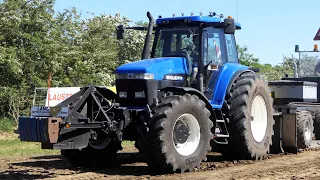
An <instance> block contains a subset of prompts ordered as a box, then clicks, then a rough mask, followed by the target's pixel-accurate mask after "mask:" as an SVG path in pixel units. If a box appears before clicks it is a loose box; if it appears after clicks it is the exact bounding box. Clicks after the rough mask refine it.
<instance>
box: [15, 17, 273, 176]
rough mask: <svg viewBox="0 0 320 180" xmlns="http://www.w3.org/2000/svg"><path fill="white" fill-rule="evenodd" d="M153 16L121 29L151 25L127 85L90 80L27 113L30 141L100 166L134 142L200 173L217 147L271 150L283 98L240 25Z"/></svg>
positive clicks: (172, 165) (159, 165) (128, 68)
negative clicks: (277, 103)
mask: <svg viewBox="0 0 320 180" xmlns="http://www.w3.org/2000/svg"><path fill="white" fill-rule="evenodd" d="M147 16H148V18H149V26H148V27H124V26H118V27H117V38H118V39H119V40H121V39H123V38H125V37H124V34H125V31H126V30H130V29H131V30H146V31H147V34H146V39H145V44H144V49H143V53H142V60H139V61H133V62H130V63H127V64H124V65H121V66H120V67H118V68H117V69H116V72H115V73H116V90H117V93H114V92H112V91H111V90H108V89H106V88H104V87H97V86H88V87H83V88H82V89H81V90H80V91H79V92H78V93H77V94H74V95H73V96H71V97H70V98H68V99H66V100H65V101H63V102H62V103H60V104H58V105H57V106H55V107H50V108H48V109H45V108H42V109H41V108H40V109H39V108H38V110H39V111H40V110H43V111H42V112H43V114H42V115H38V116H37V117H35V116H31V117H21V118H20V123H19V129H20V138H21V140H23V141H37V142H41V143H42V148H44V149H60V150H61V153H62V155H63V156H65V157H66V158H67V159H69V160H70V161H72V162H75V163H82V164H83V165H89V164H91V165H90V166H92V164H95V165H97V164H98V162H102V164H107V163H109V162H111V161H110V160H111V159H112V158H113V157H115V156H116V155H117V152H118V151H119V150H121V148H122V147H121V142H122V141H123V140H131V141H135V146H136V147H137V148H138V149H139V151H140V153H142V154H143V155H144V156H145V158H146V162H147V163H148V165H149V166H150V167H154V169H156V170H160V171H161V172H178V171H179V172H184V171H192V170H193V169H194V168H196V167H199V166H200V163H201V162H202V161H203V160H206V154H207V152H208V151H218V152H221V153H222V154H223V155H224V156H225V157H227V158H231V159H263V158H264V157H266V155H267V154H268V153H269V149H270V146H271V144H272V136H273V125H274V119H273V100H272V98H271V96H270V91H269V89H268V85H267V83H266V82H265V81H264V80H263V78H261V77H260V76H259V75H258V74H257V73H256V70H255V69H252V68H249V67H246V66H243V65H241V64H239V60H238V55H237V50H236V42H235V36H234V34H235V31H236V30H238V29H241V26H240V24H239V23H236V22H235V21H234V19H233V18H232V17H227V18H223V17H220V16H216V14H215V13H210V14H209V15H208V16H203V15H200V16H193V15H191V16H181V17H168V18H162V17H159V18H158V19H157V20H156V22H154V19H153V17H152V15H151V14H150V13H149V12H148V13H147ZM153 37H154V38H153ZM152 38H153V42H152ZM151 42H152V43H153V45H152V48H151V47H150V46H151ZM35 109H36V108H35ZM34 112H38V111H36V110H35V111H34ZM46 113H47V114H46ZM41 116H42V117H41Z"/></svg>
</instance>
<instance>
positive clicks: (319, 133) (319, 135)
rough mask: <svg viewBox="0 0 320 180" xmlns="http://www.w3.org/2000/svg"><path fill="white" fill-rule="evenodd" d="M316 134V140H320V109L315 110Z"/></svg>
mask: <svg viewBox="0 0 320 180" xmlns="http://www.w3.org/2000/svg"><path fill="white" fill-rule="evenodd" d="M313 121H314V124H313V126H314V135H315V137H316V140H320V109H317V110H315V112H314V120H313Z"/></svg>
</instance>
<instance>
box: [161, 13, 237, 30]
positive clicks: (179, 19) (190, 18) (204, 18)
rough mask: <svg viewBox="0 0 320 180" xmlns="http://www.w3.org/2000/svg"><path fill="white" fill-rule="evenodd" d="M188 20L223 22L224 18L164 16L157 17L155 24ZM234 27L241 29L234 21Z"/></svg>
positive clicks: (194, 21)
mask: <svg viewBox="0 0 320 180" xmlns="http://www.w3.org/2000/svg"><path fill="white" fill-rule="evenodd" d="M183 20H188V21H189V22H193V23H223V22H224V19H223V18H220V17H217V16H179V17H165V18H162V17H160V18H158V19H157V21H156V24H157V25H161V24H163V23H165V22H166V21H183ZM235 24H236V29H241V24H240V23H238V22H235Z"/></svg>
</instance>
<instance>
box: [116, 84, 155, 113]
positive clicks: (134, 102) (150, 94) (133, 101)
mask: <svg viewBox="0 0 320 180" xmlns="http://www.w3.org/2000/svg"><path fill="white" fill-rule="evenodd" d="M116 87H117V93H118V94H119V92H127V98H120V97H119V101H120V106H123V107H144V106H146V105H147V104H149V105H150V104H151V103H152V99H153V98H154V97H156V96H157V90H158V81H156V80H145V79H117V80H116ZM141 91H143V92H144V94H145V98H135V92H141Z"/></svg>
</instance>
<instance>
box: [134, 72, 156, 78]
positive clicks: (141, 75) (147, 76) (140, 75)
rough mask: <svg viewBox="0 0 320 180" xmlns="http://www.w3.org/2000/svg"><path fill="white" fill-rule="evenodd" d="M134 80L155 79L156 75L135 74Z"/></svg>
mask: <svg viewBox="0 0 320 180" xmlns="http://www.w3.org/2000/svg"><path fill="white" fill-rule="evenodd" d="M133 78H134V79H154V74H150V73H139V74H133Z"/></svg>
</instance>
